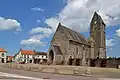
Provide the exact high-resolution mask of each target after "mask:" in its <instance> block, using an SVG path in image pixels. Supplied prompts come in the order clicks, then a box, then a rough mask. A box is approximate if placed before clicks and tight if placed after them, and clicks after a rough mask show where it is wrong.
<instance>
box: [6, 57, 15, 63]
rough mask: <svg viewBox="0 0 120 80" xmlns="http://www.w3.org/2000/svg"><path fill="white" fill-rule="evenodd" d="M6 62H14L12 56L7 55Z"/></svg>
mask: <svg viewBox="0 0 120 80" xmlns="http://www.w3.org/2000/svg"><path fill="white" fill-rule="evenodd" d="M6 61H7V63H8V62H14V56H7V60H6Z"/></svg>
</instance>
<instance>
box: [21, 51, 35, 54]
mask: <svg viewBox="0 0 120 80" xmlns="http://www.w3.org/2000/svg"><path fill="white" fill-rule="evenodd" d="M21 54H24V55H34V54H35V52H34V51H32V50H21Z"/></svg>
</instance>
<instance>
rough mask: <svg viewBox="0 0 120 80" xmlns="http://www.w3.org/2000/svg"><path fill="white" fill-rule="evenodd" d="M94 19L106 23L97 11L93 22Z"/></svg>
mask: <svg viewBox="0 0 120 80" xmlns="http://www.w3.org/2000/svg"><path fill="white" fill-rule="evenodd" d="M94 21H98V22H102V23H103V24H104V25H105V23H104V21H103V19H102V18H101V16H100V15H99V14H98V13H97V12H95V13H94V15H93V17H92V21H91V23H93V22H94Z"/></svg>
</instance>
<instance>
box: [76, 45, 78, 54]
mask: <svg viewBox="0 0 120 80" xmlns="http://www.w3.org/2000/svg"><path fill="white" fill-rule="evenodd" d="M76 54H78V46H77V48H76Z"/></svg>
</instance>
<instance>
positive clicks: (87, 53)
mask: <svg viewBox="0 0 120 80" xmlns="http://www.w3.org/2000/svg"><path fill="white" fill-rule="evenodd" d="M105 26H106V25H105V23H104V21H103V20H102V18H101V16H100V15H99V14H98V13H97V12H95V13H94V15H93V18H92V20H91V22H90V37H89V38H88V39H86V38H85V37H84V36H83V35H82V34H80V33H78V32H76V31H74V30H71V29H69V28H67V27H65V26H63V25H62V24H61V23H59V24H58V27H57V29H56V32H55V34H54V36H53V38H52V40H51V44H50V47H49V50H48V54H47V56H48V63H49V64H67V65H68V64H69V65H82V66H84V65H90V63H91V62H90V61H91V59H97V58H101V59H103V58H106V42H105V41H106V35H105V34H106V33H105Z"/></svg>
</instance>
